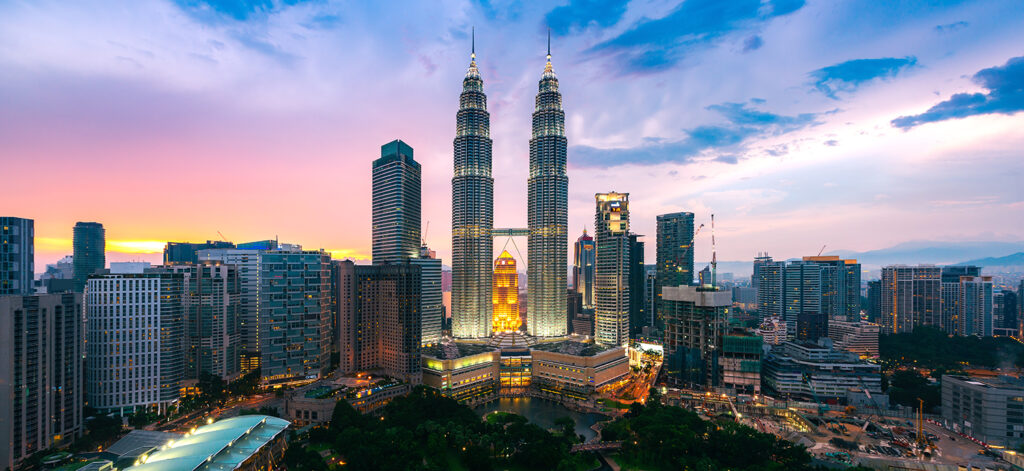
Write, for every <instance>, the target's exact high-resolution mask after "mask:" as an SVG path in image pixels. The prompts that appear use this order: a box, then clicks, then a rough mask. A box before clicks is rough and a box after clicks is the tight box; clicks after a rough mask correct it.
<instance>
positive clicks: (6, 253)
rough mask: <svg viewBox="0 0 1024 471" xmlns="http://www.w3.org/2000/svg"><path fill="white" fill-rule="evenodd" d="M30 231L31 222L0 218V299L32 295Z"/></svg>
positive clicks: (32, 238) (32, 268)
mask: <svg viewBox="0 0 1024 471" xmlns="http://www.w3.org/2000/svg"><path fill="white" fill-rule="evenodd" d="M34 227H35V222H34V221H32V220H31V219H24V218H15V217H0V295H5V294H32V292H33V287H32V280H33V279H34V278H35V273H34V271H35V229H34Z"/></svg>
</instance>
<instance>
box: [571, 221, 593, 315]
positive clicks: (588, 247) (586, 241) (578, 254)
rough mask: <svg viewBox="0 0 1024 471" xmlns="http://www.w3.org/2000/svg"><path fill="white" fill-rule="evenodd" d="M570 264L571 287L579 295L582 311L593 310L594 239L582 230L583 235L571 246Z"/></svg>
mask: <svg viewBox="0 0 1024 471" xmlns="http://www.w3.org/2000/svg"><path fill="white" fill-rule="evenodd" d="M573 248H574V250H573V262H572V287H573V289H574V290H575V291H576V292H577V293H579V295H580V298H581V308H582V309H584V310H593V309H594V255H595V251H594V238H593V237H590V236H588V235H587V230H586V229H583V235H581V236H580V238H579V239H576V244H574V245H573Z"/></svg>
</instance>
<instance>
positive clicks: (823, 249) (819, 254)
mask: <svg viewBox="0 0 1024 471" xmlns="http://www.w3.org/2000/svg"><path fill="white" fill-rule="evenodd" d="M825 247H828V245H822V246H821V250H819V251H818V256H819V257H820V256H821V254H822V253H824V252H825Z"/></svg>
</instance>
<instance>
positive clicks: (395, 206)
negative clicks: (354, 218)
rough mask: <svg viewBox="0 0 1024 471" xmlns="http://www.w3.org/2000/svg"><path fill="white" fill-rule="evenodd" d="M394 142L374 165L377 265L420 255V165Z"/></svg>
mask: <svg viewBox="0 0 1024 471" xmlns="http://www.w3.org/2000/svg"><path fill="white" fill-rule="evenodd" d="M412 154H413V152H412V147H409V145H408V144H406V143H404V142H402V141H400V140H397V139H396V140H394V141H391V142H389V143H387V144H384V145H382V146H380V158H379V159H377V160H374V161H373V263H374V264H380V263H397V262H402V261H403V260H407V259H410V258H416V257H418V256H419V252H420V198H421V190H420V164H419V163H418V162H416V161H415V160H413V157H412Z"/></svg>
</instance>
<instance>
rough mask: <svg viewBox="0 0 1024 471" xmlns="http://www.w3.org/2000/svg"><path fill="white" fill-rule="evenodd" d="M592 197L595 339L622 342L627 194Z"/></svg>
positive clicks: (625, 313) (626, 309)
mask: <svg viewBox="0 0 1024 471" xmlns="http://www.w3.org/2000/svg"><path fill="white" fill-rule="evenodd" d="M595 199H596V200H597V211H596V214H595V217H594V242H595V244H596V246H597V270H596V272H595V282H594V340H595V341H597V342H598V343H602V344H605V345H624V344H626V343H627V342H628V341H629V296H630V292H629V194H628V193H615V192H611V193H598V194H596V195H595Z"/></svg>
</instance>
